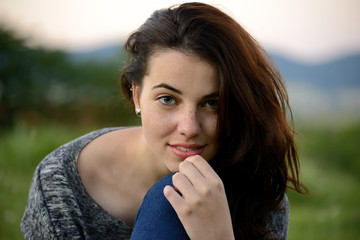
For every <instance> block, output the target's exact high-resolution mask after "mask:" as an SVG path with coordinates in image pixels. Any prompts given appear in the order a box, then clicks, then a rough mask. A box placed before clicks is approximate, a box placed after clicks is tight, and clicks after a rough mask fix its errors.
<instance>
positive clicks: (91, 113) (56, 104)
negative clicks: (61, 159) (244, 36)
mask: <svg viewBox="0 0 360 240" xmlns="http://www.w3.org/2000/svg"><path fill="white" fill-rule="evenodd" d="M202 2H206V3H211V4H214V5H215V6H217V7H219V8H220V9H222V10H223V11H225V12H227V13H228V14H230V15H231V16H233V17H234V18H235V19H236V20H237V21H239V23H240V24H242V25H243V26H244V27H245V29H247V30H248V31H249V32H250V33H251V34H252V35H253V36H254V37H255V38H256V39H257V40H258V41H259V42H260V43H261V44H262V45H263V46H264V48H265V49H266V50H267V51H268V52H269V53H270V55H271V56H272V57H273V59H274V61H275V63H276V64H277V65H278V67H279V69H280V72H281V73H282V75H283V77H284V79H285V82H286V84H287V87H288V90H289V96H290V103H291V105H292V108H293V114H294V122H295V130H296V132H297V134H296V141H297V145H298V148H299V155H300V164H301V171H302V175H301V178H302V181H303V182H304V183H305V184H306V185H307V187H308V188H309V189H310V192H311V195H310V196H303V195H299V194H297V193H294V192H292V191H289V192H288V196H289V199H290V205H291V222H290V229H289V239H291V240H293V239H316V240H319V239H324V240H325V239H326V240H330V239H359V237H360V207H359V202H360V193H359V189H360V152H359V147H360V121H359V120H360V25H359V22H360V14H358V11H359V9H360V1H358V0H316V1H313V0H303V1H287V0H272V1H266V0H253V1H243V0H237V1H224V0H222V1H220V0H218V1H215V0H214V1H202ZM176 3H179V2H177V1H136V0H134V1H122V0H120V1H116V0H103V1H95V0H78V1H71V0H62V1H47V0H0V239H22V236H21V232H20V227H19V224H20V220H21V217H22V214H23V211H24V208H25V205H26V201H27V196H28V190H29V187H30V183H31V178H32V175H33V173H34V170H35V168H36V166H37V164H38V163H39V162H40V161H41V160H42V159H43V158H44V157H45V156H46V155H47V154H48V153H49V152H51V151H52V150H54V149H55V148H57V147H58V146H60V145H62V144H64V143H66V142H68V141H70V140H72V139H74V138H76V137H78V136H80V135H82V134H85V133H87V132H89V131H92V130H95V129H98V128H103V127H108V126H120V125H137V124H139V120H138V118H137V117H136V116H135V114H134V113H133V109H132V108H131V107H130V105H129V104H128V103H127V102H126V101H125V99H124V97H123V96H122V94H121V93H120V91H119V90H120V89H119V86H118V78H119V71H120V69H121V68H122V66H123V64H124V61H125V59H126V57H125V56H124V53H123V51H122V44H123V42H124V40H125V39H126V37H127V36H128V35H129V33H131V32H132V31H133V30H135V29H136V28H137V27H138V26H140V25H141V24H142V23H143V22H144V21H145V19H146V18H147V17H148V16H149V15H150V14H151V13H152V12H153V11H154V10H155V9H158V8H163V7H168V6H170V5H173V4H176Z"/></svg>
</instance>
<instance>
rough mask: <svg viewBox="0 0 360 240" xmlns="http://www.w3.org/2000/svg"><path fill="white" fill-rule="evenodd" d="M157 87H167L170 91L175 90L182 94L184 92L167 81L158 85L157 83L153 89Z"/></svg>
mask: <svg viewBox="0 0 360 240" xmlns="http://www.w3.org/2000/svg"><path fill="white" fill-rule="evenodd" d="M156 88H166V89H169V90H170V91H173V92H176V93H178V94H182V92H181V91H180V90H178V89H176V88H174V87H172V86H170V85H168V84H166V83H160V84H158V85H155V86H153V87H152V89H156Z"/></svg>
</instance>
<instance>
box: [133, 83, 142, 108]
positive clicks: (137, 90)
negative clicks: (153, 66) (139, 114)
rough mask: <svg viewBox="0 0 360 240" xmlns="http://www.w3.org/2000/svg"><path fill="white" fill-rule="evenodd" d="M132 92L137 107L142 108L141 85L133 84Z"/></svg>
mask: <svg viewBox="0 0 360 240" xmlns="http://www.w3.org/2000/svg"><path fill="white" fill-rule="evenodd" d="M131 92H132V100H133V102H134V106H135V109H141V108H140V87H139V86H138V85H133V86H132V87H131Z"/></svg>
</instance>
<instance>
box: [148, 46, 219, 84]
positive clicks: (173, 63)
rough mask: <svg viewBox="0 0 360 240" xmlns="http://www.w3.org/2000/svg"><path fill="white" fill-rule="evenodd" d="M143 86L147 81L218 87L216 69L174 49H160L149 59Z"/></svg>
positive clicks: (193, 55) (195, 56) (189, 54)
mask: <svg viewBox="0 0 360 240" xmlns="http://www.w3.org/2000/svg"><path fill="white" fill-rule="evenodd" d="M144 80H145V82H144V83H145V84H146V83H147V82H148V81H152V82H158V81H163V82H164V81H165V82H171V83H172V84H175V85H182V86H184V84H185V86H186V85H188V86H189V87H190V86H192V87H194V85H195V84H196V85H197V84H202V85H208V87H212V88H215V87H217V85H218V72H217V68H216V67H215V65H214V64H212V63H211V62H210V61H207V60H205V59H203V58H200V57H199V56H197V55H195V54H192V53H189V52H183V51H179V50H174V49H160V50H157V51H156V52H154V54H152V55H151V56H150V57H149V61H148V66H147V71H146V74H145V78H144Z"/></svg>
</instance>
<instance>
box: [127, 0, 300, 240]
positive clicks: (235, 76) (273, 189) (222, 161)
mask: <svg viewBox="0 0 360 240" xmlns="http://www.w3.org/2000/svg"><path fill="white" fill-rule="evenodd" d="M125 49H126V51H127V53H128V55H129V60H128V63H127V65H126V66H125V67H124V68H123V70H122V74H121V79H120V83H121V87H122V90H123V93H124V94H125V96H126V97H127V98H128V99H129V100H130V101H131V97H132V93H131V90H130V89H131V86H132V84H134V83H135V84H138V85H139V86H141V84H142V80H143V78H144V75H145V74H146V72H147V65H148V64H147V63H148V61H149V57H151V56H152V55H153V54H154V53H155V52H156V51H157V50H159V49H174V50H178V51H182V52H185V53H187V54H194V55H195V56H198V57H200V58H202V59H204V60H207V61H210V62H211V63H213V64H214V65H215V66H216V67H217V69H218V73H219V104H218V124H217V133H218V134H217V136H218V143H219V146H218V151H217V154H216V156H215V157H214V158H213V159H211V160H210V164H211V165H212V167H213V168H214V170H215V171H216V172H217V173H218V175H219V176H220V177H221V179H222V181H223V183H224V186H225V190H226V194H227V198H228V202H229V207H230V212H231V217H232V223H233V228H234V233H235V238H236V239H272V238H274V236H271V233H270V232H269V231H268V230H267V228H266V222H267V219H268V216H269V214H270V212H271V211H274V210H276V209H277V208H278V207H279V205H280V203H281V201H282V199H283V197H284V195H285V192H286V189H287V187H289V188H292V189H295V190H296V191H298V192H306V188H305V187H304V186H303V185H302V184H301V183H300V180H299V162H298V157H297V151H296V147H295V143H294V132H293V130H292V127H291V125H290V124H289V122H288V120H287V118H286V116H287V115H290V117H291V109H290V106H289V101H288V96H287V92H286V88H285V85H284V83H283V81H282V79H281V76H280V74H279V72H278V70H277V68H276V67H275V66H274V64H273V63H272V62H271V59H270V57H269V56H268V55H267V53H266V52H265V51H264V49H263V48H262V47H261V46H260V45H259V44H258V43H257V42H256V41H255V40H254V39H253V38H252V36H251V35H250V34H249V33H248V32H246V31H245V30H244V28H243V27H242V26H241V25H240V24H238V23H237V22H236V21H235V20H234V19H233V18H232V17H230V16H229V15H227V14H226V13H224V12H222V11H221V10H219V9H218V8H215V7H213V6H210V5H207V4H203V3H185V4H182V5H178V6H174V7H170V8H167V9H161V10H158V11H155V12H154V13H153V14H152V16H151V17H150V18H148V19H147V20H146V22H145V23H144V24H143V25H142V26H141V27H140V28H139V29H138V30H137V31H135V32H134V33H132V34H131V35H130V36H129V38H128V40H127V42H126V45H125ZM290 120H292V119H290Z"/></svg>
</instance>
